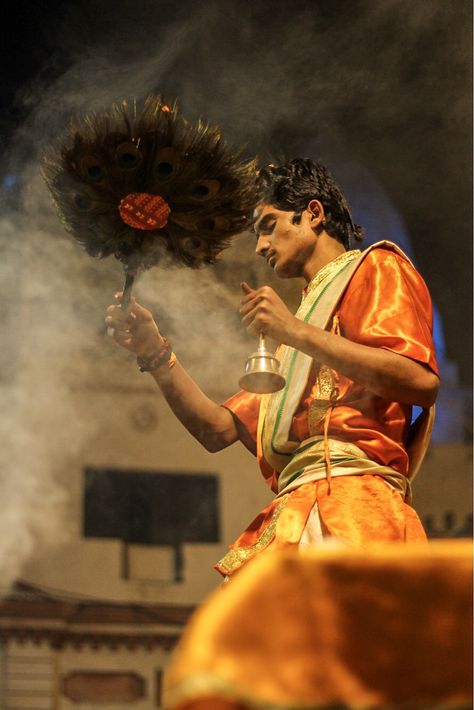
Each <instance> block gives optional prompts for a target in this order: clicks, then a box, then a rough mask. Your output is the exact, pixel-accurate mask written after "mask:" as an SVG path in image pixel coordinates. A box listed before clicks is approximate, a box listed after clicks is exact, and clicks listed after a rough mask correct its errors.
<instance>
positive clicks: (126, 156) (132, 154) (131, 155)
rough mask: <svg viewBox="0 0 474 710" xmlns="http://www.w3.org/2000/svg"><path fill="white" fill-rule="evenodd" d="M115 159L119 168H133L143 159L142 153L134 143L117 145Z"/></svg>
mask: <svg viewBox="0 0 474 710" xmlns="http://www.w3.org/2000/svg"><path fill="white" fill-rule="evenodd" d="M115 159H116V162H117V165H118V167H119V168H123V170H135V169H136V168H138V167H139V166H140V165H141V163H142V160H143V155H142V153H141V151H140V150H139V149H138V147H137V146H136V145H135V144H134V143H130V142H127V143H122V144H121V145H119V146H118V148H117V151H116V153H115Z"/></svg>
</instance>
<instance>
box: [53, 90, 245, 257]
mask: <svg viewBox="0 0 474 710" xmlns="http://www.w3.org/2000/svg"><path fill="white" fill-rule="evenodd" d="M43 175H44V177H45V180H46V183H47V185H48V188H49V190H50V192H51V195H52V198H53V200H54V202H55V205H56V208H57V210H58V213H59V216H60V219H61V221H62V223H63V225H64V226H65V228H66V229H67V230H68V231H69V232H70V233H71V234H72V236H73V237H74V239H76V240H77V242H78V243H79V244H81V245H82V246H83V247H84V248H85V249H86V251H87V252H88V254H90V255H91V256H95V257H99V258H103V257H107V256H109V255H111V254H113V255H114V256H115V257H116V258H117V259H119V260H120V261H121V262H122V263H123V264H124V265H125V267H126V268H128V269H134V270H136V269H137V268H139V267H140V268H149V267H151V266H154V265H155V264H157V263H158V262H159V261H160V259H161V258H162V257H163V255H164V254H165V253H168V254H169V255H170V256H171V258H172V260H173V261H174V262H175V263H180V264H184V265H186V266H190V267H194V268H196V267H199V266H201V265H203V264H212V263H214V262H215V260H216V258H217V256H218V255H219V253H220V252H221V251H222V250H223V249H225V248H226V247H227V246H228V245H229V243H230V240H231V237H232V236H234V235H236V234H238V233H240V232H243V231H244V230H245V229H246V228H247V227H248V225H249V216H250V214H251V212H252V210H253V208H254V206H255V203H256V190H255V175H256V163H255V161H254V160H247V161H246V160H244V159H243V157H242V153H241V151H234V150H232V148H231V147H230V146H229V145H228V144H227V143H225V142H224V141H223V140H222V138H221V134H220V130H219V128H218V127H216V126H209V125H207V124H205V123H203V122H202V121H199V122H197V123H196V124H195V125H192V124H191V123H189V122H188V121H186V120H185V119H184V118H183V117H182V116H181V115H180V114H179V111H178V109H177V106H176V104H174V105H168V104H167V103H166V102H165V101H164V99H163V98H162V97H161V96H155V95H150V96H148V97H147V98H146V99H145V100H144V102H143V103H142V106H141V108H140V109H138V108H137V105H136V102H135V101H123V102H122V103H120V104H114V105H113V106H112V107H111V108H110V109H109V110H107V111H105V112H103V113H90V114H88V115H86V116H85V117H84V118H82V119H80V120H79V121H77V122H76V123H74V124H73V125H71V127H70V129H69V131H68V134H67V136H65V137H64V138H63V139H62V140H60V141H59V142H58V143H57V144H56V145H53V146H51V147H50V148H49V150H48V152H47V153H46V155H45V157H44V160H43Z"/></svg>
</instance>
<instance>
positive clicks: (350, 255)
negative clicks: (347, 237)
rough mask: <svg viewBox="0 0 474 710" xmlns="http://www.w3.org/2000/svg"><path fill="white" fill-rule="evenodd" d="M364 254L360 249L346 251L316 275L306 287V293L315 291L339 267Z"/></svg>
mask: <svg viewBox="0 0 474 710" xmlns="http://www.w3.org/2000/svg"><path fill="white" fill-rule="evenodd" d="M361 254H362V252H361V251H360V249H351V250H350V251H345V252H343V253H342V254H340V256H337V257H336V258H335V259H333V260H332V261H330V262H329V263H328V264H326V266H323V268H322V269H319V271H318V272H317V273H316V275H315V276H314V277H313V279H312V281H310V282H309V284H308V285H307V287H306V293H309V292H310V291H313V290H314V289H315V288H316V287H317V286H319V284H320V283H322V282H323V281H324V280H325V279H326V278H327V277H328V276H332V274H333V272H334V271H336V270H337V269H339V267H341V266H343V265H344V264H346V263H347V262H348V261H352V259H355V257H357V256H360V255H361Z"/></svg>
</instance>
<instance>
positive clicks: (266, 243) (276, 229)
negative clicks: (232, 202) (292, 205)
mask: <svg viewBox="0 0 474 710" xmlns="http://www.w3.org/2000/svg"><path fill="white" fill-rule="evenodd" d="M311 219H312V215H311V213H310V212H309V211H307V210H305V211H304V212H303V213H302V214H301V215H298V214H297V213H295V212H286V211H284V210H279V209H277V208H276V207H273V205H268V204H265V203H262V204H260V205H259V206H258V207H257V209H256V210H255V213H254V226H253V228H254V230H255V233H256V235H257V247H256V250H255V251H256V252H257V254H259V255H260V256H263V257H264V258H265V259H266V261H267V263H268V264H269V266H271V268H272V269H273V270H274V271H275V273H276V274H277V275H278V276H280V278H284V279H289V278H293V277H296V276H304V275H305V274H304V267H305V264H307V262H308V261H309V259H310V258H311V257H312V256H313V255H314V252H315V249H316V245H317V238H316V235H315V233H314V230H313V228H312V227H311Z"/></svg>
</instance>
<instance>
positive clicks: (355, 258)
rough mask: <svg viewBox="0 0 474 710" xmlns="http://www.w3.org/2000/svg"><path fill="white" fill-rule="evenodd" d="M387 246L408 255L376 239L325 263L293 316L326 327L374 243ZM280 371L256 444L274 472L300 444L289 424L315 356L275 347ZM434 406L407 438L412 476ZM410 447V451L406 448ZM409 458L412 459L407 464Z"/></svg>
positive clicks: (263, 408)
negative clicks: (279, 385) (278, 387)
mask: <svg viewBox="0 0 474 710" xmlns="http://www.w3.org/2000/svg"><path fill="white" fill-rule="evenodd" d="M380 246H387V247H389V248H390V249H391V250H393V251H396V252H397V253H398V254H400V255H401V256H403V257H404V258H405V259H407V261H409V259H408V258H407V257H406V255H405V254H404V253H403V252H402V251H401V249H399V248H398V247H397V246H396V245H394V244H392V243H391V242H386V241H383V242H378V243H377V244H373V245H372V246H371V247H369V249H366V250H365V251H364V252H361V251H359V250H352V251H347V252H344V253H343V254H341V255H340V256H338V257H337V258H336V259H333V260H332V261H331V262H329V264H327V265H326V266H325V267H323V268H322V269H321V270H320V271H318V273H317V274H316V276H315V277H314V279H313V280H312V281H311V282H310V283H309V284H308V287H307V289H306V293H305V294H304V295H303V299H302V302H301V305H300V307H299V308H298V311H297V312H296V314H295V315H296V317H297V318H299V319H300V320H303V321H305V322H306V323H310V324H311V325H314V326H315V327H317V328H322V329H326V328H327V327H328V325H329V324H330V322H331V318H332V316H333V313H334V311H335V309H336V306H337V305H338V303H339V301H340V299H341V297H342V295H343V293H344V291H345V289H346V287H347V285H348V284H349V282H350V280H351V278H352V276H353V274H354V273H355V271H356V269H357V268H358V267H359V265H360V264H361V262H362V261H363V259H364V258H365V257H366V256H367V254H368V253H369V252H370V251H371V250H372V249H373V248H376V247H380ZM277 357H278V360H279V361H280V372H281V374H282V375H283V376H284V377H285V379H286V385H285V387H284V388H283V389H282V390H280V391H279V392H275V393H274V394H269V395H264V396H263V397H262V401H261V405H260V415H259V425H258V446H259V450H260V451H261V453H262V454H263V456H264V458H265V460H266V461H267V462H268V463H269V464H270V466H271V467H272V468H273V469H275V471H277V472H278V473H280V472H281V471H283V469H285V468H286V467H287V466H288V464H289V463H290V461H291V460H292V458H293V455H294V453H295V452H296V450H297V449H299V447H300V446H301V442H299V441H291V439H290V429H291V426H292V422H293V417H294V415H295V412H296V411H297V408H298V406H299V404H300V401H301V397H302V396H303V393H304V391H305V388H306V385H307V382H308V378H309V375H310V372H311V367H312V364H313V359H312V358H311V357H310V356H309V355H306V354H305V353H303V352H301V351H299V350H295V348H292V347H289V346H287V345H283V346H280V347H279V348H278V351H277ZM433 416H434V407H432V408H431V409H430V410H425V412H424V413H423V414H422V415H421V417H422V419H421V426H419V427H418V429H419V430H418V431H417V432H416V434H415V436H414V437H413V438H412V440H411V441H410V442H409V447H408V453H409V456H410V458H411V456H413V465H410V471H409V478H410V479H412V478H413V477H414V475H415V474H416V472H417V471H418V468H419V466H420V464H421V461H422V460H423V456H424V454H425V452H426V448H427V446H428V443H429V438H430V433H431V425H432V421H433ZM410 449H411V451H410ZM411 463H412V461H410V464H411Z"/></svg>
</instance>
